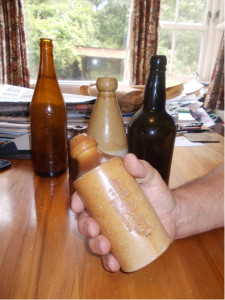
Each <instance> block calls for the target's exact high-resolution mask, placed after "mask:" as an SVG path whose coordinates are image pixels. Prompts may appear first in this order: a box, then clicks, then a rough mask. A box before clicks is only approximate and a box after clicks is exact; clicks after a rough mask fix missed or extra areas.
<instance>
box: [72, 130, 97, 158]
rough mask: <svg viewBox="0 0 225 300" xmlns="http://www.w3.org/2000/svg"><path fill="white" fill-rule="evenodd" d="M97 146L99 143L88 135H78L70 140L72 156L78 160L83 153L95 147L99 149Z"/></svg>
mask: <svg viewBox="0 0 225 300" xmlns="http://www.w3.org/2000/svg"><path fill="white" fill-rule="evenodd" d="M97 145H98V143H97V141H96V140H95V139H93V138H92V137H91V136H89V135H88V134H86V133H81V134H78V135H76V136H75V137H73V138H72V139H71V140H70V155H71V156H72V158H74V159H76V158H77V157H78V156H79V155H80V154H81V153H83V152H85V151H86V150H88V149H91V148H93V147H97Z"/></svg>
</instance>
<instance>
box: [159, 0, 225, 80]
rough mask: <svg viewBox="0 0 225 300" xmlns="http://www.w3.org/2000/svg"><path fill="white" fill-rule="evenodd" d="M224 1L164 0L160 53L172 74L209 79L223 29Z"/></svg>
mask: <svg viewBox="0 0 225 300" xmlns="http://www.w3.org/2000/svg"><path fill="white" fill-rule="evenodd" d="M222 21H223V1H220V0H214V1H213V0H161V11H160V30H159V47H158V53H159V54H165V55H166V56H167V59H168V66H167V75H168V76H169V77H172V78H174V77H179V79H181V80H182V79H184V78H186V79H188V77H192V78H193V77H194V76H196V75H197V76H199V78H200V80H203V81H209V80H210V77H211V74H212V70H213V66H214V63H215V58H216V55H217V51H218V47H219V41H220V37H221V33H222V31H219V29H220V28H222V27H221V25H219V24H220V23H221V22H222Z"/></svg>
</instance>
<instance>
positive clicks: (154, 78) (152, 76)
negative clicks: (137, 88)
mask: <svg viewBox="0 0 225 300" xmlns="http://www.w3.org/2000/svg"><path fill="white" fill-rule="evenodd" d="M165 104H166V89H165V67H164V68H153V67H152V68H151V70H150V73H149V76H148V79H147V82H146V85H145V92H144V99H143V108H144V109H148V110H152V111H165Z"/></svg>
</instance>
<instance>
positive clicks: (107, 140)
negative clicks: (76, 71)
mask: <svg viewBox="0 0 225 300" xmlns="http://www.w3.org/2000/svg"><path fill="white" fill-rule="evenodd" d="M96 86H97V89H98V96H97V100H96V102H95V106H94V108H93V111H92V114H91V118H90V121H89V124H88V128H87V134H88V135H90V136H92V137H93V138H95V139H96V140H97V142H98V147H99V149H100V150H101V151H103V152H105V153H108V154H112V155H118V156H121V157H124V156H125V155H126V154H127V152H128V143H127V136H126V131H125V126H124V123H123V119H122V116H121V112H120V108H119V105H118V101H117V99H116V94H115V91H116V89H117V87H118V83H117V80H116V79H115V78H107V77H105V78H98V79H97V82H96Z"/></svg>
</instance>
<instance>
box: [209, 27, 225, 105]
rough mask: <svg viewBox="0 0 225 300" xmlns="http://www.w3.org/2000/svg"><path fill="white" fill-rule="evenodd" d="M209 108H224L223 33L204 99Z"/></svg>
mask: <svg viewBox="0 0 225 300" xmlns="http://www.w3.org/2000/svg"><path fill="white" fill-rule="evenodd" d="M205 106H206V107H207V108H210V109H216V110H224V33H223V36H222V40H221V44H220V48H219V52H218V55H217V59H216V63H215V67H214V70H213V74H212V77H211V81H210V84H209V89H208V93H207V95H206V99H205Z"/></svg>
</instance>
